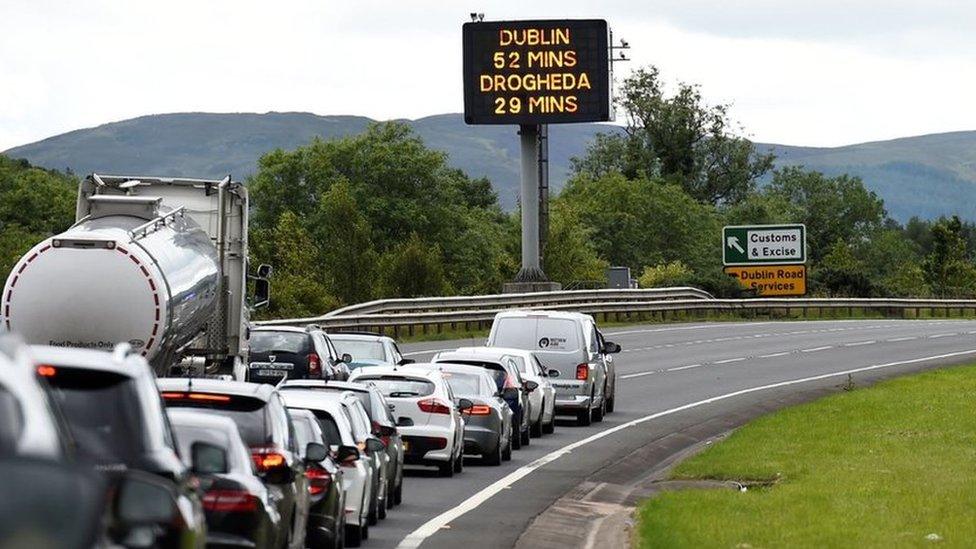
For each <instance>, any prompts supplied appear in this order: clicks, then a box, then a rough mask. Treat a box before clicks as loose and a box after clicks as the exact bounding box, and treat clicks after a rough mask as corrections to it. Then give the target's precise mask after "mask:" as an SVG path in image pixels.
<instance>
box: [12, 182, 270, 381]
mask: <svg viewBox="0 0 976 549" xmlns="http://www.w3.org/2000/svg"><path fill="white" fill-rule="evenodd" d="M247 217H248V199H247V190H246V189H245V188H244V187H243V186H242V185H241V184H239V183H237V182H234V181H232V180H231V178H230V176H228V177H226V178H224V179H223V180H206V179H181V178H164V177H129V176H110V175H98V174H92V175H90V176H88V177H86V178H85V179H84V180H83V181H82V182H81V183H80V184H79V189H78V203H77V211H76V215H75V218H76V221H75V224H74V225H72V226H71V227H70V228H69V229H68V230H66V231H65V232H63V233H61V234H58V235H55V236H53V237H51V238H48V239H46V240H44V241H43V242H41V243H40V244H38V245H36V246H34V248H32V249H31V250H30V251H29V252H27V254H25V255H24V257H23V258H21V259H20V261H19V262H18V263H17V264H16V265H15V266H14V268H13V270H12V271H11V273H10V275H9V276H8V278H7V281H6V285H5V286H4V289H3V294H2V295H0V322H2V324H0V326H2V328H3V329H4V330H5V331H10V332H15V333H19V334H21V336H23V337H24V338H25V339H26V340H27V341H29V342H30V343H35V344H43V345H54V346H68V347H81V348H88V349H106V350H110V349H112V347H113V346H114V345H115V344H116V343H118V342H122V341H125V342H128V343H129V344H130V345H131V346H132V348H133V349H134V351H135V352H138V353H141V354H142V355H143V356H144V357H146V359H147V360H148V361H149V363H150V364H151V365H152V366H153V368H154V369H155V370H156V373H157V374H158V375H161V376H165V375H172V374H181V373H186V371H187V370H186V369H187V368H192V369H193V371H194V372H198V373H200V374H204V373H206V374H211V375H216V374H233V375H234V376H235V377H238V378H241V379H243V377H242V376H243V373H244V371H245V365H246V364H247V342H248V335H249V328H250V321H249V316H250V310H251V309H253V308H256V307H259V306H262V305H264V304H266V303H267V300H268V292H269V286H268V280H267V277H268V276H269V275H270V267H268V266H265V265H262V266H261V267H260V268H258V270H257V275H256V276H253V277H249V276H248V264H247V257H248V255H247ZM249 278H251V279H253V280H254V281H255V283H254V288H255V290H254V295H253V296H252V297H251V298H249V297H248V295H247V288H248V279H249Z"/></svg>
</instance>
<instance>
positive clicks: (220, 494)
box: [203, 490, 258, 513]
mask: <svg viewBox="0 0 976 549" xmlns="http://www.w3.org/2000/svg"><path fill="white" fill-rule="evenodd" d="M203 508H204V510H206V511H218V512H222V513H251V512H254V511H256V510H257V508H258V499H257V498H256V497H255V496H254V495H252V494H251V493H250V492H247V491H246V490H210V491H208V492H207V493H205V494H203Z"/></svg>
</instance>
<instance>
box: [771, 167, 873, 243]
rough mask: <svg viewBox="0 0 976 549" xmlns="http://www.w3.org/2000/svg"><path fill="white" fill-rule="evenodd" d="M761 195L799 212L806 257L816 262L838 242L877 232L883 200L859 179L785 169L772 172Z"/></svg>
mask: <svg viewBox="0 0 976 549" xmlns="http://www.w3.org/2000/svg"><path fill="white" fill-rule="evenodd" d="M763 193H764V194H765V195H768V196H770V197H778V198H779V199H780V200H782V201H785V202H786V203H788V204H792V205H794V206H795V207H797V208H798V211H802V212H803V217H802V219H795V220H794V221H799V222H802V223H804V224H805V225H806V227H807V244H808V247H809V250H810V258H811V259H812V260H813V261H819V260H820V259H821V258H823V257H824V255H825V254H826V253H827V252H828V250H830V249H831V248H832V247H833V246H834V244H835V243H836V242H837V241H838V240H840V241H843V242H845V243H847V244H850V245H854V244H856V243H857V242H859V241H861V240H864V239H867V238H869V237H870V235H871V234H873V233H874V232H876V231H878V230H879V229H881V227H882V226H883V224H884V221H885V218H886V213H885V209H884V201H882V200H881V199H880V198H878V196H877V195H876V194H875V193H874V192H872V191H869V190H867V188H865V186H864V182H863V181H861V179H860V178H859V177H851V176H848V175H841V176H837V177H827V176H825V175H824V174H822V173H820V172H812V171H805V170H803V169H802V168H799V167H788V168H784V169H782V170H778V171H776V172H774V174H773V179H772V181H771V182H770V183H769V185H768V186H767V187H766V188H765V189H764V191H763Z"/></svg>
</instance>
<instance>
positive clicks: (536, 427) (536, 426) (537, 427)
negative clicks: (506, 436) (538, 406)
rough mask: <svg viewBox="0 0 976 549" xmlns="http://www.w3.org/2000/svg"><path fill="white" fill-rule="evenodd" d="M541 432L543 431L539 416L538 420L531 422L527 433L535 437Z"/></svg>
mask: <svg viewBox="0 0 976 549" xmlns="http://www.w3.org/2000/svg"><path fill="white" fill-rule="evenodd" d="M542 433H543V426H542V417H539V421H538V422H536V423H533V424H532V427H530V428H529V434H530V435H532V436H534V437H535V438H539V437H541V436H542Z"/></svg>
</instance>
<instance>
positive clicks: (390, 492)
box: [386, 480, 396, 509]
mask: <svg viewBox="0 0 976 549" xmlns="http://www.w3.org/2000/svg"><path fill="white" fill-rule="evenodd" d="M395 493H396V487H395V486H393V481H392V480H391V481H390V482H389V483H388V484H387V487H386V508H387V509H393V506H394V505H395V504H396V501H394V494H395Z"/></svg>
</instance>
